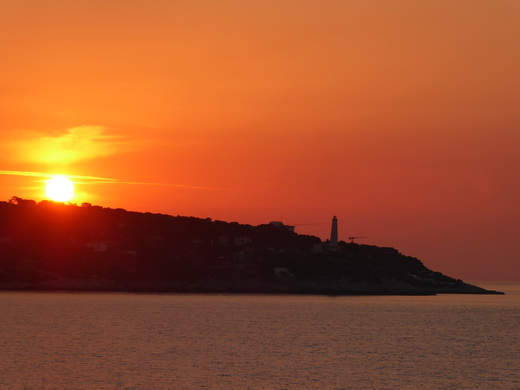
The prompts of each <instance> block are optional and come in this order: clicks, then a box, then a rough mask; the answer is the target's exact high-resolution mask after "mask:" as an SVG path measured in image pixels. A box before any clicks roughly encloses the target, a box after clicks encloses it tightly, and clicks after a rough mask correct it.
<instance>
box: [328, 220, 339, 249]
mask: <svg viewBox="0 0 520 390" xmlns="http://www.w3.org/2000/svg"><path fill="white" fill-rule="evenodd" d="M329 246H330V247H331V248H337V247H338V219H337V218H336V216H334V217H333V218H332V229H331V231H330V241H329Z"/></svg>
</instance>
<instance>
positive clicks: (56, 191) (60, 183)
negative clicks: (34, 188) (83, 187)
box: [45, 176, 74, 202]
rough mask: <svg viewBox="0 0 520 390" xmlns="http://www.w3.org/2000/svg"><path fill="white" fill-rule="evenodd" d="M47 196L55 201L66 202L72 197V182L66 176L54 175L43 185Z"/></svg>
mask: <svg viewBox="0 0 520 390" xmlns="http://www.w3.org/2000/svg"><path fill="white" fill-rule="evenodd" d="M45 193H46V195H47V197H48V198H49V199H51V200H54V201H56V202H66V201H68V200H71V199H72V198H73V197H74V184H73V183H72V181H70V179H69V178H68V177H66V176H54V177H51V178H50V179H49V180H47V185H46V186H45Z"/></svg>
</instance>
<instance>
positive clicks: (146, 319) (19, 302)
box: [0, 283, 520, 390]
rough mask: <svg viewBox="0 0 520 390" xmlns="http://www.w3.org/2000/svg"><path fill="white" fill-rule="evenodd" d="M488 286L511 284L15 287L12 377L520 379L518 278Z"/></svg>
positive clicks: (5, 354)
mask: <svg viewBox="0 0 520 390" xmlns="http://www.w3.org/2000/svg"><path fill="white" fill-rule="evenodd" d="M480 285H484V284H483V283H480ZM487 286H488V287H491V288H495V289H500V290H503V291H504V290H505V291H506V292H509V294H508V295H505V296H477V295H473V296H471V295H446V296H436V297H340V298H332V297H315V296H226V295H223V296H210V295H137V294H61V293H57V294H54V293H10V292H3V293H0V308H1V318H0V332H1V333H0V351H1V354H0V389H2V390H3V389H9V390H19V389H31V390H33V389H35V390H38V389H58V390H65V389H66V390H74V389H128V390H130V389H414V390H415V389H520V352H519V351H520V345H519V336H520V331H519V330H520V326H519V325H520V284H518V283H517V284H514V283H513V284H504V285H500V286H498V285H494V286H490V285H489V284H487Z"/></svg>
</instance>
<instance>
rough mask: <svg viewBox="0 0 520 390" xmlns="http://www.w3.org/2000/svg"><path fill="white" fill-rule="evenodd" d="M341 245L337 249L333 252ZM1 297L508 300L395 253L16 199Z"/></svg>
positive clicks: (5, 217)
mask: <svg viewBox="0 0 520 390" xmlns="http://www.w3.org/2000/svg"><path fill="white" fill-rule="evenodd" d="M334 244H335V243H334ZM0 289H2V290H38V291H60V290H61V291H126V292H180V293H240V294H244V293H258V294H324V295H354V294H363V295H376V294H377V295H387V294H388V295H403V294H404V295H426V294H438V293H456V294H500V293H499V292H496V291H489V290H485V289H483V288H480V287H477V286H473V285H470V284H467V283H464V282H463V281H462V280H459V279H453V278H450V277H448V276H445V275H443V274H441V273H439V272H434V271H431V270H429V269H428V268H426V267H425V266H424V265H423V264H422V262H421V261H420V260H418V259H416V258H413V257H409V256H405V255H403V254H401V253H399V252H398V251H397V250H396V249H393V248H382V247H377V246H372V245H360V244H356V243H346V242H343V241H340V242H339V243H337V245H330V243H327V242H322V241H321V240H320V239H319V238H318V237H313V236H307V235H301V234H297V233H295V232H294V231H292V229H291V227H290V226H286V225H284V224H282V223H271V224H269V223H268V224H265V225H259V226H250V225H243V224H239V223H236V222H231V223H229V222H224V221H213V220H211V219H209V218H206V219H201V218H194V217H182V216H170V215H164V214H151V213H138V212H130V211H126V210H123V209H110V208H103V207H100V206H93V205H91V204H87V203H84V204H82V205H81V206H78V205H74V204H68V205H66V204H62V203H55V202H50V201H42V202H39V203H37V202H35V201H32V200H24V199H20V198H16V197H14V198H12V199H11V200H10V201H8V202H0Z"/></svg>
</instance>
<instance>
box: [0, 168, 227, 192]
mask: <svg viewBox="0 0 520 390" xmlns="http://www.w3.org/2000/svg"><path fill="white" fill-rule="evenodd" d="M0 175H7V176H26V177H41V178H51V177H53V176H57V175H58V174H57V173H46V172H28V171H2V170H0ZM64 176H67V177H68V178H69V179H72V180H80V181H81V184H128V185H142V186H164V187H176V188H185V189H195V190H208V191H233V190H232V189H231V188H219V187H204V186H191V185H187V184H173V183H150V182H137V181H123V180H117V179H111V178H107V177H97V176H82V175H64Z"/></svg>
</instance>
